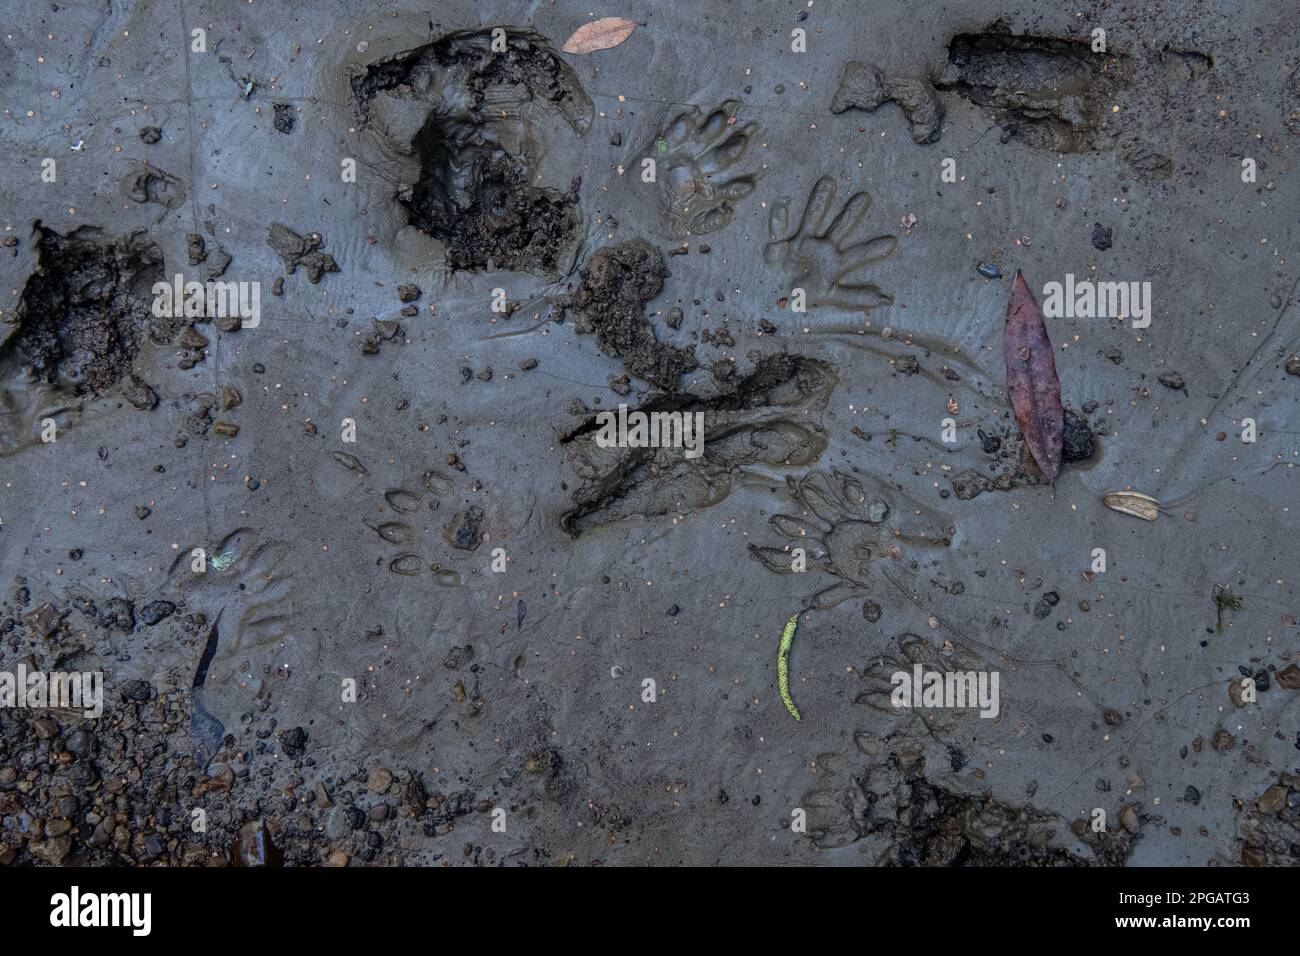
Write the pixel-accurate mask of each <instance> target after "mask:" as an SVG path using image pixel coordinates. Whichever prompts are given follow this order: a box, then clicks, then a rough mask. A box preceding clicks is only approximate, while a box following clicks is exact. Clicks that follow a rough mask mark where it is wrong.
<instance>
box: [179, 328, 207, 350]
mask: <svg viewBox="0 0 1300 956" xmlns="http://www.w3.org/2000/svg"><path fill="white" fill-rule="evenodd" d="M181 347H182V348H187V349H205V348H207V347H208V340H207V337H206V336H205V335H203V333H202V332H200V331H199V330H198V329H196V328H195V327H194V326H192V325H187V326H186V327H185V331H184V332H182V333H181Z"/></svg>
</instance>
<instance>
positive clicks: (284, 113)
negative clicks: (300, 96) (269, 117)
mask: <svg viewBox="0 0 1300 956" xmlns="http://www.w3.org/2000/svg"><path fill="white" fill-rule="evenodd" d="M295 119H296V117H295V116H294V115H293V106H292V105H291V104H289V103H276V104H275V119H274V120H273V121H272V122H273V123H274V125H275V128H276V130H277V131H278V132H281V133H285V134H288V133H292V132H293V124H294V120H295Z"/></svg>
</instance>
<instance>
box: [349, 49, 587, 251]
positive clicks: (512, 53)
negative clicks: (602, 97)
mask: <svg viewBox="0 0 1300 956" xmlns="http://www.w3.org/2000/svg"><path fill="white" fill-rule="evenodd" d="M504 29H505V31H506V50H505V52H494V51H493V50H492V31H491V30H477V31H460V32H456V33H451V34H448V35H446V36H444V37H442V38H441V39H439V40H437V41H435V42H433V43H429V44H426V45H424V46H421V47H418V48H416V49H414V50H411V51H408V52H405V53H402V54H399V55H397V56H395V57H391V58H388V59H386V60H383V61H380V62H378V63H374V64H371V65H370V66H369V67H368V68H367V69H366V70H365V71H364V72H363V73H361V74H359V75H356V76H354V77H353V78H352V81H351V85H352V92H353V95H354V97H355V99H356V102H357V105H358V108H359V109H360V111H361V113H362V117H363V120H364V121H365V122H366V123H367V124H370V125H374V126H376V128H378V129H380V130H381V131H382V132H383V133H384V135H385V136H386V137H387V138H388V139H390V140H391V141H392V145H393V146H394V147H395V148H396V149H398V150H399V151H402V152H405V153H407V154H408V155H413V156H415V157H416V158H417V159H418V162H419V167H420V172H419V178H418V181H417V182H416V184H415V186H414V187H412V188H411V189H410V190H409V191H403V192H402V193H400V194H399V199H400V200H401V202H402V203H403V205H404V206H405V207H406V209H407V212H408V216H409V220H410V222H411V224H412V225H413V226H415V227H416V228H417V229H420V230H421V231H423V232H425V233H427V234H428V235H430V236H432V237H433V238H435V239H438V240H439V241H440V242H442V243H443V245H444V247H445V249H446V256H447V264H448V266H449V267H450V268H451V269H452V270H453V271H474V272H479V271H483V270H486V269H501V270H509V271H525V272H533V273H536V274H539V275H546V276H558V275H563V274H566V273H567V272H568V271H569V269H570V268H571V266H572V259H573V256H574V254H575V253H576V249H577V245H578V242H579V239H580V236H579V233H580V226H581V217H580V215H579V212H578V203H577V191H578V185H579V183H580V180H579V179H577V178H575V179H574V180H573V182H572V183H571V185H570V187H569V189H568V190H567V191H565V192H563V193H561V192H559V191H558V190H554V189H547V188H543V187H540V186H538V185H535V184H534V183H533V182H532V172H531V170H532V169H533V168H534V167H535V165H536V160H537V156H536V152H537V144H536V142H535V130H534V123H533V121H532V119H531V117H530V110H531V107H532V105H533V104H535V103H536V104H542V105H544V106H545V107H547V108H549V109H554V110H558V111H559V112H560V114H561V115H562V116H564V118H565V119H566V120H567V121H568V123H569V125H570V126H571V127H572V128H573V129H574V131H575V132H576V133H578V134H581V133H583V132H584V131H585V130H586V129H587V128H588V126H589V125H590V123H591V118H592V114H593V107H592V104H591V100H590V98H589V97H588V96H587V94H586V93H585V91H584V90H583V89H582V85H581V83H579V81H578V78H577V75H576V74H575V73H574V72H573V70H572V69H571V68H570V67H569V66H568V64H566V63H565V62H564V61H563V60H562V59H560V57H559V56H558V55H557V54H556V53H555V51H554V50H553V49H551V47H550V45H549V44H548V43H547V42H546V41H545V40H544V39H543V38H542V37H541V36H540V35H539V34H537V33H534V32H533V31H531V30H523V29H517V28H512V27H507V28H504ZM421 114H422V118H421ZM417 123H418V125H417Z"/></svg>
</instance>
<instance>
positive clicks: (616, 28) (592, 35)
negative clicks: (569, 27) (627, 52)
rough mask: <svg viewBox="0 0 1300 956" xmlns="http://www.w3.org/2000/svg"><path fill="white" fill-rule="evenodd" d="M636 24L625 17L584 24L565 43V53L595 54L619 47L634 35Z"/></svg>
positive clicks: (602, 18) (606, 18) (601, 19)
mask: <svg viewBox="0 0 1300 956" xmlns="http://www.w3.org/2000/svg"><path fill="white" fill-rule="evenodd" d="M635 29H636V22H635V21H634V20H628V19H625V18H624V17H601V18H600V19H599V20H592V21H591V22H590V23H584V24H583V25H582V26H580V27H578V29H576V30H574V31H573V36H571V37H569V39H567V40H565V41H564V46H563V48H562V49H563V50H564V52H565V53H595V52H596V51H597V50H608V49H609V48H610V47H615V46H618V45H619V44H620V43H622V42H623V41H624V40H626V39H627V38H628V37H630V36H631V35H632V31H633V30H635Z"/></svg>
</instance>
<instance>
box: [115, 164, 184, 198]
mask: <svg viewBox="0 0 1300 956" xmlns="http://www.w3.org/2000/svg"><path fill="white" fill-rule="evenodd" d="M122 195H123V196H125V197H126V198H127V199H129V200H131V201H132V202H137V203H141V204H144V203H154V204H155V205H158V206H163V207H165V208H167V209H175V208H177V207H178V206H180V205H181V204H182V203H183V202H185V184H184V183H182V182H181V181H180V180H179V179H177V178H176V177H175V176H173V175H172V174H171V173H169V172H165V171H164V170H161V169H159V168H158V167H157V166H149V165H147V164H145V163H139V164H138V165H136V166H135V167H134V168H133V169H132V170H131V171H130V172H128V173H127V174H126V176H124V177H123V178H122Z"/></svg>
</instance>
